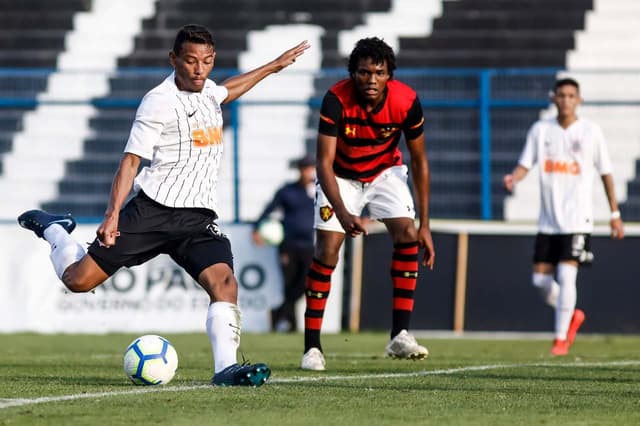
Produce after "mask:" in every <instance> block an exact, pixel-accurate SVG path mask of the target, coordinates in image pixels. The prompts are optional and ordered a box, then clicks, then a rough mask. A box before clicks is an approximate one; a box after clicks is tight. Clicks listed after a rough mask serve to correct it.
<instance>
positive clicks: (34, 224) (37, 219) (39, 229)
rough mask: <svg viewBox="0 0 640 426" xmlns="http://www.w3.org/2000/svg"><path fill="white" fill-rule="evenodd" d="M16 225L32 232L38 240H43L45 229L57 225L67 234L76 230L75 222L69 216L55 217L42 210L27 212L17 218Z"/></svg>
mask: <svg viewBox="0 0 640 426" xmlns="http://www.w3.org/2000/svg"><path fill="white" fill-rule="evenodd" d="M18 223H19V224H20V226H22V227H23V228H25V229H28V230H30V231H33V232H35V233H36V235H37V236H38V237H40V238H44V230H45V229H47V227H49V226H51V225H53V224H58V225H60V226H62V227H63V228H64V229H65V230H66V231H67V232H68V233H69V234H70V233H71V232H72V231H73V230H74V229H75V228H76V221H75V219H74V218H73V217H71V215H64V216H56V215H52V214H49V213H47V212H45V211H43V210H29V211H26V212H24V213H22V214H21V215H20V216H18Z"/></svg>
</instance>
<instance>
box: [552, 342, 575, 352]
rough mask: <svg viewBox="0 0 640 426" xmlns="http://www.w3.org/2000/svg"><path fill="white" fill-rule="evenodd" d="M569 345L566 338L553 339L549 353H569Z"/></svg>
mask: <svg viewBox="0 0 640 426" xmlns="http://www.w3.org/2000/svg"><path fill="white" fill-rule="evenodd" d="M569 346H571V344H570V343H569V341H568V340H561V339H555V340H554V341H553V346H552V347H551V355H555V356H563V355H567V354H568V353H569Z"/></svg>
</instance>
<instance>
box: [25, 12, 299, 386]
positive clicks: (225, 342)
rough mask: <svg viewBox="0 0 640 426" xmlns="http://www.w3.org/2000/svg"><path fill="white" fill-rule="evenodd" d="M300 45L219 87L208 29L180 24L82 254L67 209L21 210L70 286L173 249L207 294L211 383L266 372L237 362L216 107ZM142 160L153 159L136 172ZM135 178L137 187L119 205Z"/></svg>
mask: <svg viewBox="0 0 640 426" xmlns="http://www.w3.org/2000/svg"><path fill="white" fill-rule="evenodd" d="M307 48H309V45H308V43H307V42H306V41H304V42H302V43H300V44H298V45H297V46H295V47H293V48H291V49H289V50H287V51H286V52H284V53H283V54H281V55H280V56H279V57H277V58H276V59H274V60H272V61H271V62H268V63H266V64H264V65H262V66H261V67H258V68H256V69H254V70H253V71H250V72H247V73H244V74H240V75H237V76H234V77H231V78H229V79H228V80H226V81H224V82H223V83H222V85H217V84H216V83H214V82H213V81H211V80H209V79H208V77H209V73H210V72H211V70H212V69H213V64H214V59H215V56H216V52H215V45H214V42H213V39H212V36H211V33H210V32H209V31H208V30H207V29H206V28H205V27H202V26H199V25H186V26H184V27H183V28H181V29H180V30H179V31H178V33H177V35H176V38H175V42H174V45H173V48H172V50H171V51H170V52H169V62H170V63H171V66H172V67H173V69H174V72H173V73H172V74H171V75H170V76H169V77H167V79H166V80H164V81H163V82H162V83H160V84H159V85H158V86H156V87H155V88H154V89H152V90H151V91H149V92H148V93H147V94H146V95H145V96H144V98H143V99H142V102H141V104H140V106H139V107H138V111H137V113H136V118H135V121H134V123H133V126H132V128H131V133H130V136H129V140H128V142H127V145H126V147H125V150H124V151H125V152H124V155H123V157H122V160H121V161H120V166H119V168H118V170H117V172H116V174H115V177H114V179H113V184H112V188H111V195H110V198H109V204H108V206H107V210H106V213H105V217H104V221H103V222H102V224H101V225H100V226H99V227H98V230H97V232H96V234H97V238H96V239H95V241H94V242H93V243H92V244H91V245H90V246H89V249H88V253H85V251H84V249H83V247H82V246H81V245H80V244H79V243H78V242H76V241H75V240H74V239H73V238H72V237H71V236H70V235H69V234H70V233H71V231H73V229H74V228H75V221H74V220H73V218H72V217H71V216H54V215H50V214H48V213H46V212H43V211H40V210H30V211H28V212H25V213H23V214H22V215H21V216H20V217H19V218H18V222H19V223H20V225H21V226H22V227H24V228H27V229H30V230H32V231H34V232H35V233H36V235H37V236H38V237H41V238H44V239H45V240H46V241H47V242H49V244H51V261H52V262H53V266H54V268H55V271H56V273H57V275H58V277H60V279H61V280H62V282H63V283H64V284H65V286H66V287H67V288H68V289H69V290H71V291H73V292H87V291H91V290H92V289H94V288H95V287H97V286H99V285H100V284H102V283H103V282H104V281H105V280H106V279H107V278H109V277H110V276H111V275H113V274H114V273H115V272H116V271H117V270H118V269H119V268H120V267H122V266H133V265H138V264H141V263H144V262H146V261H147V260H149V259H151V258H153V257H155V256H157V255H158V254H160V253H165V254H168V255H170V256H171V258H172V259H173V260H175V261H176V262H177V263H178V264H179V265H180V266H181V267H183V268H184V269H185V270H186V271H187V272H188V273H189V275H191V276H192V277H193V278H194V279H195V280H196V281H197V282H198V283H199V284H200V285H201V286H202V288H204V290H205V291H206V292H207V293H208V294H209V297H210V300H211V303H210V305H209V309H208V313H207V321H206V328H207V334H208V336H209V339H210V340H211V346H212V349H213V358H214V375H213V378H212V380H211V382H212V384H214V385H221V386H234V385H246V386H260V385H261V384H263V383H264V382H266V381H267V379H268V378H269V375H270V374H271V371H270V369H269V367H268V366H266V365H265V364H254V365H246V364H244V365H239V364H238V363H237V362H236V356H237V354H236V352H237V349H238V346H239V345H240V328H241V323H240V322H241V318H240V310H239V309H238V306H237V298H238V283H237V281H236V278H235V277H234V275H233V256H232V253H231V246H230V243H229V240H228V239H227V237H226V236H225V235H224V234H223V233H222V232H221V231H220V230H219V228H218V226H217V225H216V223H215V221H216V219H217V217H218V216H217V214H216V210H217V197H216V185H217V182H218V170H219V167H220V158H221V156H222V147H223V145H222V111H221V109H220V107H221V104H223V103H228V102H231V101H233V100H235V99H237V98H238V97H240V96H241V95H243V94H244V93H245V92H247V91H248V90H250V89H251V88H252V87H253V86H255V85H256V84H257V83H258V82H259V81H261V80H262V79H264V78H265V77H267V76H268V75H270V74H273V73H277V72H279V71H280V70H282V69H284V68H286V67H287V66H289V65H291V64H292V63H294V62H295V60H296V58H297V57H299V56H300V55H302V54H303V53H304V52H305V50H306V49H307ZM141 158H146V159H149V160H151V165H150V166H149V167H145V168H143V169H142V171H141V172H140V173H139V174H138V175H137V177H136V173H137V171H138V166H139V165H140V159H141ZM134 178H135V181H134ZM132 185H133V189H134V191H135V192H136V195H135V197H134V198H132V199H131V200H130V201H129V202H128V203H127V204H126V205H125V206H124V208H122V206H123V204H124V202H125V199H126V198H127V196H128V194H129V192H130V190H131V188H132Z"/></svg>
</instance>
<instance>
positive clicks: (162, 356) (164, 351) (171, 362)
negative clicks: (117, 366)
mask: <svg viewBox="0 0 640 426" xmlns="http://www.w3.org/2000/svg"><path fill="white" fill-rule="evenodd" d="M177 369H178V354H177V353H176V350H175V348H174V347H173V345H172V344H171V343H170V342H169V341H168V340H167V339H165V338H164V337H161V336H156V335H155V334H147V335H145V336H140V337H138V338H136V339H135V340H134V341H133V342H131V344H130V345H129V346H128V347H127V350H126V351H124V372H125V373H126V375H127V377H129V379H131V381H132V382H133V383H135V384H136V385H144V386H149V385H166V384H167V383H169V382H170V381H171V379H173V376H174V375H175V374H176V370H177Z"/></svg>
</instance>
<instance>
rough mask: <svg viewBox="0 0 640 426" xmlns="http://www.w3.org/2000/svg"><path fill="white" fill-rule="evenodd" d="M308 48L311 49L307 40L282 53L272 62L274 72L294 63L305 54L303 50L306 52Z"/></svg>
mask: <svg viewBox="0 0 640 426" xmlns="http://www.w3.org/2000/svg"><path fill="white" fill-rule="evenodd" d="M309 47H311V45H310V44H309V42H308V41H307V40H304V41H302V42H300V44H298V45H297V46H294V47H292V48H291V49H289V50H287V51H286V52H284V53H283V54H282V55H280V56H278V57H277V58H276V59H275V60H274V63H275V65H276V71H275V72H278V71H281V70H283V69H284V68H286V67H288V66H289V65H291V64H293V63H294V62H295V61H296V59H298V57H299V56H300V55H302V54H303V53H304V52H305V50H307V49H308V48H309Z"/></svg>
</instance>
